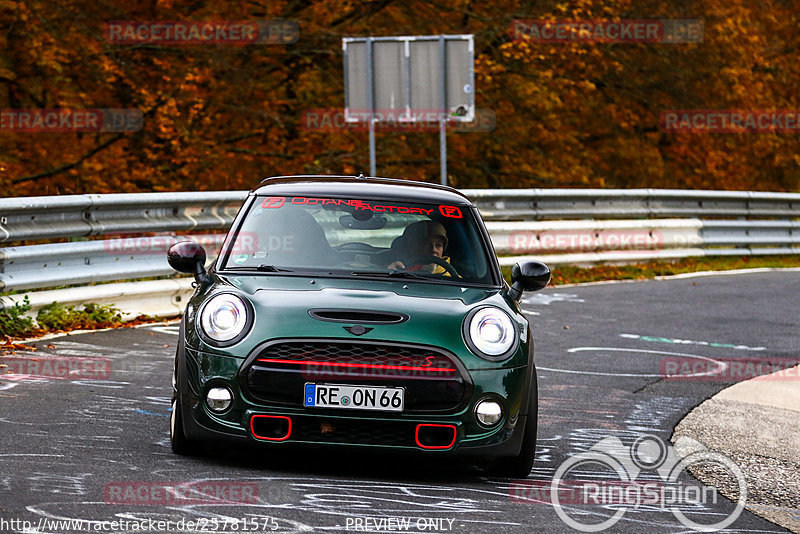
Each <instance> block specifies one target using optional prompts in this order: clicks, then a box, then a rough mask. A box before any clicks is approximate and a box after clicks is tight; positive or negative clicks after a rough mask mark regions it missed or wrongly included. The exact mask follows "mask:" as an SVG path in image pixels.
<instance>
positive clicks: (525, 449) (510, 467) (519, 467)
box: [489, 371, 539, 478]
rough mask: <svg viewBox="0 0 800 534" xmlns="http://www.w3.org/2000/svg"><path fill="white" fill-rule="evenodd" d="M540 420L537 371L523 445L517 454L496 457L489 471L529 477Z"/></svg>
mask: <svg viewBox="0 0 800 534" xmlns="http://www.w3.org/2000/svg"><path fill="white" fill-rule="evenodd" d="M538 420H539V390H538V386H537V384H536V372H535V371H534V374H533V381H532V383H531V391H530V393H529V395H528V416H527V417H526V419H525V429H524V430H523V432H524V435H523V438H522V447H521V448H520V451H519V454H518V455H516V456H509V457H501V458H496V459H495V462H494V465H493V466H491V467H490V469H489V471H490V473H491V474H492V475H494V476H500V477H511V478H527V477H528V475H530V474H531V469H533V461H534V459H535V457H536V430H537V426H538V422H539V421H538Z"/></svg>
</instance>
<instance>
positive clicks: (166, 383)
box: [0, 272, 800, 533]
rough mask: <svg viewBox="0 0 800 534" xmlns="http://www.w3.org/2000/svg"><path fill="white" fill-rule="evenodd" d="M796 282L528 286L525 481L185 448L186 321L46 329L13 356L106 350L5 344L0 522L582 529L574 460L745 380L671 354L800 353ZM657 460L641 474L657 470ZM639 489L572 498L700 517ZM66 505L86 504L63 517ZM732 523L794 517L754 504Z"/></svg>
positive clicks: (612, 509) (598, 468)
mask: <svg viewBox="0 0 800 534" xmlns="http://www.w3.org/2000/svg"><path fill="white" fill-rule="evenodd" d="M798 294H800V274H798V273H796V272H770V273H759V274H742V275H736V276H712V277H696V278H690V279H677V280H666V281H651V282H638V283H618V284H603V285H588V286H580V287H560V288H548V289H546V290H544V291H542V292H540V293H538V294H529V295H526V298H525V299H524V309H525V310H526V312H527V313H528V314H529V318H530V319H531V324H532V327H533V328H534V337H535V339H536V361H537V367H538V369H539V373H538V376H539V398H540V412H539V447H538V450H537V461H536V464H535V466H534V470H533V472H532V473H531V475H530V477H529V478H528V479H527V481H525V482H521V481H512V480H508V479H499V478H491V477H488V476H486V475H485V474H484V473H483V472H482V471H481V470H480V468H479V467H474V466H470V465H466V464H464V463H463V462H460V461H443V460H442V459H441V457H440V456H437V457H435V458H433V459H431V458H428V457H421V458H420V457H417V456H410V457H400V458H398V457H395V456H388V455H381V454H365V453H357V454H356V453H339V452H334V451H328V450H325V451H319V450H317V451H314V452H309V451H300V452H296V453H291V454H287V453H281V454H276V453H274V452H272V451H269V450H263V449H262V450H259V451H240V450H235V449H232V448H225V447H224V446H223V447H217V448H213V449H209V450H207V451H206V452H204V453H203V454H202V455H200V456H197V457H192V458H187V457H180V456H176V455H174V454H172V452H171V451H170V449H169V443H168V420H169V419H168V418H169V397H170V390H171V388H170V376H171V366H172V359H173V356H174V352H175V344H176V342H177V339H178V338H177V326H175V325H167V326H147V327H143V328H136V329H121V330H116V331H105V332H96V333H87V334H79V335H71V336H63V337H59V338H56V339H53V340H50V341H43V342H38V343H37V348H38V350H37V352H35V353H25V354H22V353H18V354H17V355H16V356H15V357H14V358H27V359H38V360H39V361H38V362H37V363H36V364H29V363H28V362H25V364H26V365H38V366H39V367H36V369H38V372H42V369H45V368H44V367H42V366H43V365H44V364H46V363H47V359H48V358H53V357H55V358H90V359H96V358H101V359H105V360H100V362H99V363H98V362H97V361H95V360H93V362H94V367H93V368H92V369H93V370H94V371H95V375H94V376H90V374H91V371H92V370H87V369H82V370H79V371H78V372H81V373H84V375H83V376H84V379H82V380H56V379H45V378H41V377H31V376H27V377H25V376H19V375H14V374H11V375H9V374H6V373H7V372H8V370H9V368H10V369H14V370H17V371H19V370H20V367H19V365H20V363H19V362H20V360H19V359H14V358H9V357H8V356H5V357H4V359H5V361H4V363H5V364H6V365H9V367H7V368H4V369H0V372H5V373H3V374H2V378H0V532H31V533H33V532H37V533H44V532H53V533H56V532H132V531H144V532H179V531H187V532H254V531H257V532H305V531H332V532H348V531H349V532H364V531H369V532H382V531H393V532H398V531H399V532H404V531H410V532H519V533H523V532H524V533H528V532H570V531H573V528H571V527H570V526H568V524H567V523H565V521H564V520H563V519H562V518H561V517H560V516H559V514H557V509H556V508H555V507H554V506H553V504H552V503H551V502H549V500H550V495H549V493H548V488H549V485H550V481H551V480H552V478H553V475H554V474H555V472H556V470H557V469H559V466H561V465H562V464H564V462H567V461H570V459H572V458H576V455H580V454H583V453H586V451H588V450H589V449H590V448H592V447H593V446H596V445H597V444H598V442H601V441H602V440H606V441H604V443H608V439H609V438H613V437H616V438H619V439H620V442H621V445H622V446H623V449H624V450H625V451H627V450H628V449H629V447H630V446H631V445H632V444H634V443H638V444H639V445H641V444H642V443H645V446H644V449H647V446H650V447H651V449H650V453H651V454H650V456H649V457H647V458H650V459H652V458H653V457H654V456H658V454H656V453H655V452H653V450H654V449H653V447H655V446H656V444H658V443H659V440H661V441H663V442H664V443H668V442H669V439H670V437H671V435H672V430H673V428H674V427H675V425H676V424H677V423H678V422H679V421H680V420H681V418H682V417H683V416H684V415H685V414H686V413H688V412H689V411H690V410H691V409H692V408H693V407H694V406H696V405H698V404H700V403H701V402H702V401H703V400H705V399H707V398H708V397H710V396H711V395H713V394H715V393H716V392H718V391H719V390H721V389H722V388H724V387H726V386H727V385H730V384H731V383H732V382H733V381H735V379H727V381H720V380H706V379H696V380H669V379H665V378H664V376H663V371H664V369H665V367H664V366H665V362H673V363H674V362H678V363H680V364H686V363H687V362H689V363H694V364H696V365H694V366H693V367H692V366H690V367H691V371H689V372H692V373H697V374H698V377H702V376H705V375H702V373H703V370H706V371H708V372H710V373H711V374H712V375H713V373H714V369H719V363H718V362H720V361H725V360H735V359H749V360H752V359H754V358H755V359H762V360H763V359H766V360H770V359H779V358H796V357H797V356H798V354H800V351H798V348H799V347H798V344H800V337H798V336H797V307H796V305H795V302H794V301H795V300H796V298H797V295H798ZM106 364H107V365H108V366H109V367H108V370H109V371H110V372H106V371H104V368H103V365H106ZM14 366H17V367H14ZM30 369H31V368H30V367H29V368H28V370H30ZM52 372H53V373H57V370H53V371H52ZM45 374H46V373H45ZM794 423H795V424H796V422H794ZM787 424H792V422H787ZM646 436H652V437H646ZM643 440H644V441H643ZM795 445H797V444H795ZM664 447H665V449H664V450H665V451H666V450H667V448H668V447H667V446H666V445H665V446H664ZM644 449H641V448H640V449H637V450H644ZM645 452H646V451H645ZM656 452H657V451H656ZM646 456H647V455H640V456H638V458H639V459H640V460H642V461H643V460H644V459H645V457H646ZM629 457H630V456H629ZM655 465H656V462H655V461H654V462H653V464H652V465H650V464H648V465H644V466H640V470H639V472H638V473H636V474H635V476H634V474H633V473H632V472H629V475H630V478H631V479H634V480H636V481H637V482H639V483H640V484H644V483H648V482H652V483H654V484H657V483H659V482H660V481H662V480H663V475H662V473H661V472H660V471H658V470H657V469H655V468H653V466H655ZM609 472H610V468H608V467H607V466H605V467H604V466H603V465H600V464H597V463H596V464H595V465H594V466H585V467H584V468H583V471H582V472H578V471H575V472H573V476H574V479H575V480H576V481H580V480H584V481H585V480H586V479H589V480H594V481H598V480H599V481H608V480H612V479H613V480H616V479H614V478H613V477H609ZM612 474H613V473H612ZM681 480H684V481H687V482H685V483H686V484H690V483H691V482H692V480H693V479H691V478H689V477H688V475H686V476H684V477H682V478H681ZM186 484H195V485H194V486H193V488H194V489H195V490H198V488H200V490H199V491H201V493H199V494H198V493H194V494H192V495H194V496H195V497H196V499H195V500H190V501H185V502H176V501H175V499H176V498H177V497H175V495H178V494H175V493H173V494H170V493H168V492H166V491H164V490H163V488H164V487H165V486H169V487H176V486H181V485H184V486H185V485H186ZM628 486H631V483H630V482H629V483H628ZM654 487H659V486H654ZM209 491H214V492H216V493H215V495H216V497H213V498H212V497H210V496H209V495H210V494H209V493H208V492H209ZM203 492H205V493H203ZM179 495H185V496H188V494H186V493H180V494H179ZM198 495H199V497H198ZM596 496H597V494H595V497H596ZM716 497H717V496H716V494H715V498H716ZM215 499H220V500H221V501H217V500H215ZM634 501H635V503H636V504H638V506H636V505H634V504H633V502H634ZM634 501H628V500H626V501H625V502H624V503H622V504H619V503H617V504H616V505H615V504H613V502H612V504H611V505H609V504H608V501H601V502H600V503H599V504H598V502H597V501H596V500H595V501H594V502H593V503H588V504H587V503H586V502H583V501H580V500H579V499H578V500H574V501H573V500H569V499H567V500H563V501H561V502H563V506H562V508H561V510H562V512H563V513H566V514H567V516H568V517H569V518H571V519H572V520H575V521H577V522H579V523H583V524H591V523H595V524H596V523H599V522H601V521H604V520H606V519H609V518H611V517H612V516H613V514H614V513H616V512H618V511H619V510H622V511H623V513H622V514H621V517H620V518H619V519H618V522H616V523H615V524H614V525H613V526H612V527H611V528H610V529H609V532H645V531H647V532H688V531H691V530H690V529H689V528H688V527H687V526H686V523H682V522H681V521H680V520H679V517H678V516H677V515H676V514H675V513H673V511H671V510H670V509H668V508H664V507H661V506H660V505H658V504H657V503H655V502H649V501H648V502H642V501H636V500H635V499H634ZM603 502H605V503H606V505H605V506H603V505H602V504H603ZM676 507H677V511H678V512H679V513H683V514H684V517H686V518H689V519H690V520H694V521H696V522H699V523H705V524H713V523H716V522H718V521H723V520H725V518H726V517H728V516H729V515H730V514H732V513H733V512H735V508H734V505H733V504H732V503H731V502H730V501H728V500H727V499H724V498H722V497H719V498H718V499H716V502H713V500H710V498H708V499H705V500H704V501H701V502H699V503H698V502H694V501H692V502H681V503H679V504H678V505H676ZM68 519H72V520H83V521H82V522H78V523H73V524H72V525H69V524H63V523H62V524H58V523H54V522H53V521H58V520H68ZM237 520H238V522H237ZM115 521H116V522H117V524H116V525H115V524H114V523H112V522H115ZM26 522H27V523H26ZM159 522H161V523H159ZM189 522H192V523H193V524H191V525H190V524H189ZM187 526H190V527H191V528H187ZM573 526H574V525H573ZM142 528H144V530H142ZM728 531H731V532H784V530H783V529H781V528H780V527H777V526H775V525H773V524H771V523H769V522H767V521H765V520H763V519H761V518H759V517H756V516H754V515H752V514H750V513H749V512H747V511H744V512H742V513H741V515H739V516H738V518H736V520H735V521H734V522H733V523H732V525H731V526H729V527H728Z"/></svg>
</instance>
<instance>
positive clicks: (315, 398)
mask: <svg viewBox="0 0 800 534" xmlns="http://www.w3.org/2000/svg"><path fill="white" fill-rule="evenodd" d="M303 405H304V406H308V407H312V408H347V409H354V410H375V411H380V412H402V411H403V406H404V405H405V389H403V388H388V387H375V386H352V385H344V384H311V383H306V385H305V396H304V398H303Z"/></svg>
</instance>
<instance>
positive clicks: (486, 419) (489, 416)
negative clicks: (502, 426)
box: [475, 399, 503, 427]
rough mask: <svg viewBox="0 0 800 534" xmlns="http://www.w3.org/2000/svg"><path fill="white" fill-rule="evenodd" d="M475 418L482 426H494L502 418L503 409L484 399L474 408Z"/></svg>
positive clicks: (495, 403) (498, 404) (497, 404)
mask: <svg viewBox="0 0 800 534" xmlns="http://www.w3.org/2000/svg"><path fill="white" fill-rule="evenodd" d="M475 418H476V419H477V420H478V422H479V423H480V424H482V425H483V426H487V427H491V426H495V425H496V424H497V423H499V422H500V419H502V418H503V407H502V406H500V403H498V402H497V401H494V400H490V399H484V400H482V401H480V402H479V403H478V404H477V405H476V406H475Z"/></svg>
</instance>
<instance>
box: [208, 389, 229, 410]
mask: <svg viewBox="0 0 800 534" xmlns="http://www.w3.org/2000/svg"><path fill="white" fill-rule="evenodd" d="M232 403H233V393H231V391H230V390H229V389H228V388H211V389H209V390H208V393H206V406H208V407H209V408H210V409H211V410H212V411H214V412H217V413H221V412H224V411H225V410H227V409H228V408H230V407H231V404H232Z"/></svg>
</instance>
